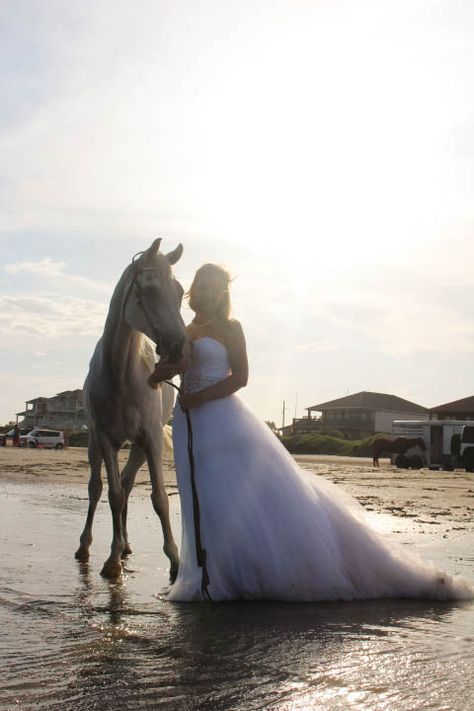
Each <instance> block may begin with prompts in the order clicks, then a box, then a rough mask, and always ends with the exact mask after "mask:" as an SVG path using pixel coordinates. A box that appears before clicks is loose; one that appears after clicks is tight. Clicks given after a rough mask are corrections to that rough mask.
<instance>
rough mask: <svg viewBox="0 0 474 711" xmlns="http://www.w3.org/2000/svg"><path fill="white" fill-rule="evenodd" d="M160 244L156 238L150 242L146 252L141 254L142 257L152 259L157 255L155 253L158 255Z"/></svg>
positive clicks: (159, 240) (159, 238)
mask: <svg viewBox="0 0 474 711" xmlns="http://www.w3.org/2000/svg"><path fill="white" fill-rule="evenodd" d="M160 244H161V237H157V238H156V239H155V240H154V241H153V242H152V244H151V246H150V247H148V249H146V250H145V251H144V252H143V256H144V257H145V259H148V257H154V256H155V254H157V253H158V250H159V249H160Z"/></svg>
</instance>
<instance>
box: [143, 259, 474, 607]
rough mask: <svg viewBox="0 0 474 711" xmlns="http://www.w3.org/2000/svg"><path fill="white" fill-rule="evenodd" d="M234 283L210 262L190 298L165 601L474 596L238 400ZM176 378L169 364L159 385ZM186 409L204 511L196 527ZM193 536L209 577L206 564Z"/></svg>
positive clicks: (240, 369)
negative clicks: (178, 536) (394, 538)
mask: <svg viewBox="0 0 474 711" xmlns="http://www.w3.org/2000/svg"><path fill="white" fill-rule="evenodd" d="M229 287H230V276H229V274H228V272H227V271H226V270H225V269H223V268H222V267H219V266H217V265H214V264H205V265H204V266H203V267H201V268H200V269H198V271H197V273H196V276H195V277H194V281H193V283H192V285H191V289H190V291H189V305H190V307H191V309H192V310H193V311H194V313H195V316H194V319H193V320H192V322H191V323H190V324H189V326H188V327H187V332H188V335H189V338H190V339H191V341H192V343H193V351H192V356H191V360H190V363H189V366H188V367H187V368H186V370H185V373H184V376H183V380H182V384H183V388H184V393H183V395H181V398H180V399H179V400H178V403H177V405H176V407H175V410H174V415H173V442H174V453H175V462H176V473H177V479H178V486H179V493H180V496H181V511H182V529H183V535H182V544H181V561H180V565H179V571H178V576H177V578H176V581H175V582H174V583H173V585H172V586H171V588H170V591H169V593H168V600H171V601H177V602H180V601H200V600H203V599H205V598H206V597H207V596H208V595H210V597H211V599H212V600H215V601H218V600H240V599H248V600H286V601H292V602H303V601H308V602H309V601H319V600H362V599H370V598H399V597H408V598H425V599H442V600H445V599H457V598H466V599H470V598H472V597H473V596H474V586H473V585H472V584H471V583H470V582H469V581H466V580H464V579H461V578H457V577H450V576H449V575H447V574H445V573H442V572H439V571H437V570H436V569H435V568H434V567H433V566H428V565H424V564H423V563H422V562H420V561H417V560H416V559H411V558H409V556H408V553H406V551H405V550H403V551H402V552H400V551H399V549H398V548H396V547H395V546H394V545H390V544H389V543H388V542H387V541H386V540H385V539H383V538H382V537H381V536H379V535H378V534H377V533H376V531H375V530H373V529H372V528H371V527H370V526H369V525H368V524H367V522H366V520H365V516H364V514H365V512H364V510H363V508H362V507H361V506H360V504H358V503H357V501H355V500H354V499H352V498H351V497H350V496H349V495H348V494H346V493H345V492H343V491H341V489H340V487H337V486H335V485H333V484H331V483H330V482H328V481H327V480H326V479H324V477H321V476H315V475H314V474H312V473H311V472H308V471H305V470H303V469H300V467H298V465H297V464H296V463H295V461H294V459H293V457H291V455H290V454H289V453H288V452H287V450H286V449H285V448H284V447H283V445H282V444H281V443H280V442H279V440H278V439H277V438H276V437H275V435H274V434H273V433H272V432H271V431H270V429H269V428H268V426H267V425H266V424H265V423H264V422H261V421H260V420H259V419H258V417H256V416H255V415H254V414H253V412H251V410H250V409H249V408H248V407H247V406H246V405H245V404H244V402H243V401H242V400H241V399H240V398H239V397H238V396H237V395H236V391H237V390H240V389H241V388H242V387H244V386H245V385H246V384H247V374H248V364H247V350H246V345H245V336H244V333H243V330H242V326H241V325H240V323H239V322H238V321H236V320H235V319H232V318H231V317H230V296H229ZM275 337H279V336H278V334H275ZM182 365H183V364H182ZM177 372H179V367H176V366H175V367H173V366H172V365H171V364H167V363H166V362H160V363H159V364H158V365H157V368H156V370H155V372H154V374H153V375H152V376H151V378H150V385H151V386H153V385H156V384H157V382H159V381H160V380H163V379H164V378H166V377H171V376H172V375H174V374H176V373H177ZM185 411H189V412H190V416H191V423H192V434H193V451H194V460H195V481H196V488H197V492H198V502H199V507H200V526H199V527H196V528H195V518H194V517H195V513H196V512H195V504H196V500H195V499H193V494H192V479H191V470H190V462H189V456H188V432H187V425H186V417H185ZM196 534H200V537H201V540H202V548H203V549H205V551H206V556H207V564H206V565H205V567H206V568H207V574H208V582H207V581H206V575H203V570H204V566H202V567H199V566H198V564H197V553H199V545H198V546H197V548H198V551H196V543H195V540H196ZM204 572H206V571H204Z"/></svg>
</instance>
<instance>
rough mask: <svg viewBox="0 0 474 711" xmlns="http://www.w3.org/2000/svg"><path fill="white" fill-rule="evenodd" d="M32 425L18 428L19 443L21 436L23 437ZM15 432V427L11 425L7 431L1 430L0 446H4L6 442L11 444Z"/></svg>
mask: <svg viewBox="0 0 474 711" xmlns="http://www.w3.org/2000/svg"><path fill="white" fill-rule="evenodd" d="M32 429H33V428H32V427H25V428H22V429H20V444H21V439H22V437H25V435H27V434H28V433H29V432H31V430H32ZM14 434H15V428H14V427H12V429H11V430H8V432H2V433H1V434H0V447H6V446H7V444H13V436H14Z"/></svg>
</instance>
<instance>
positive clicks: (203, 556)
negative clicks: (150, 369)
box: [163, 380, 212, 602]
mask: <svg viewBox="0 0 474 711" xmlns="http://www.w3.org/2000/svg"><path fill="white" fill-rule="evenodd" d="M163 382H165V383H167V384H168V385H171V387H172V388H174V389H175V390H177V391H178V393H179V394H180V395H181V394H182V392H183V391H182V390H181V388H179V387H178V386H177V385H175V384H174V383H172V382H171V381H170V380H165V381H163ZM184 414H185V415H186V426H187V431H188V458H189V469H190V473H191V492H192V496H193V520H194V541H195V544H196V561H197V565H198V568H201V569H202V579H201V593H202V596H203V598H204V600H208V601H211V602H212V597H211V594H210V592H209V590H208V587H209V582H210V581H209V574H208V572H207V552H206V550H205V548H204V547H203V545H202V539H201V508H200V506H199V496H198V492H197V486H196V472H195V464H194V451H193V428H192V425H191V414H190V412H189V410H185V411H184Z"/></svg>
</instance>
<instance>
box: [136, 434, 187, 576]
mask: <svg viewBox="0 0 474 711" xmlns="http://www.w3.org/2000/svg"><path fill="white" fill-rule="evenodd" d="M144 449H145V452H146V457H147V460H148V469H149V470H150V481H151V489H152V491H151V500H152V503H153V508H154V509H155V511H156V513H157V514H158V516H159V517H160V522H161V527H162V529H163V539H164V544H163V551H164V553H165V555H166V556H167V557H168V558H169V561H170V580H171V581H172V582H174V581H175V580H176V576H177V575H178V567H179V554H178V547H177V545H176V543H175V540H174V538H173V532H172V530H171V523H170V511H169V502H168V494H167V493H166V489H165V485H164V481H163V465H162V455H163V430H162V429H161V428H160V429H159V431H158V432H156V433H154V439H151V438H147V442H146V444H145V445H144Z"/></svg>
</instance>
